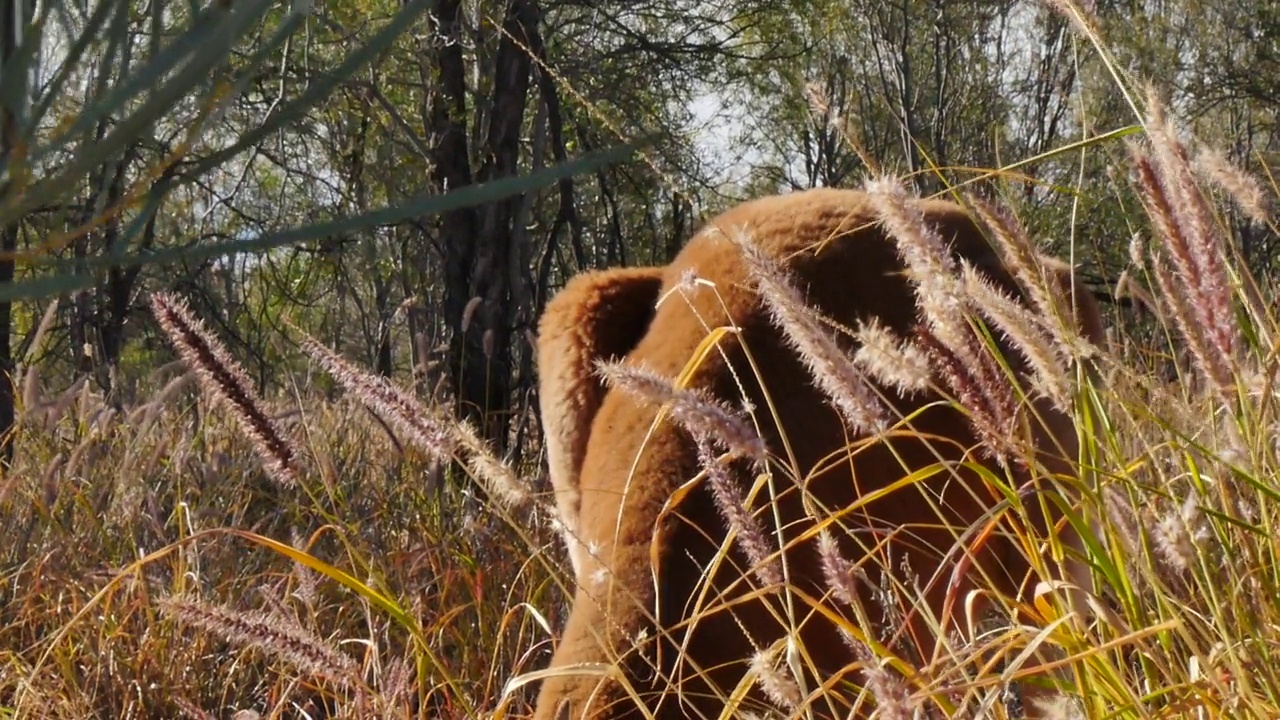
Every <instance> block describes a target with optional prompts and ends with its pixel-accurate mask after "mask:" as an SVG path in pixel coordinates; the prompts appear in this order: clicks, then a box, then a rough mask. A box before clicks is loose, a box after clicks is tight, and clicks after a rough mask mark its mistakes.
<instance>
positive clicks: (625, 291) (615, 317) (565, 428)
mask: <svg viewBox="0 0 1280 720" xmlns="http://www.w3.org/2000/svg"><path fill="white" fill-rule="evenodd" d="M663 272H664V268H658V267H650V268H625V269H614V270H603V271H596V272H588V273H583V274H581V275H578V276H577V277H575V278H574V279H573V280H571V281H570V282H569V283H568V284H567V285H566V286H565V288H564V289H563V290H561V291H560V292H559V293H557V294H556V296H555V297H554V298H552V299H551V302H549V303H547V308H546V310H545V311H544V312H543V315H542V321H541V325H540V327H539V332H538V376H539V384H538V399H539V404H540V408H539V410H540V413H541V415H542V429H543V433H544V436H545V438H546V446H547V464H548V466H549V471H550V475H551V487H552V489H553V490H554V491H555V493H556V506H557V508H559V511H560V522H561V524H562V525H563V527H562V531H563V532H564V534H565V542H566V544H567V545H568V546H569V559H570V561H571V562H572V563H573V570H574V574H575V575H576V574H577V573H578V571H579V569H580V568H581V567H582V557H581V552H582V548H581V547H580V546H579V543H578V541H577V537H578V512H579V506H580V497H579V494H578V476H579V473H580V472H581V471H582V460H583V456H585V455H586V452H587V441H588V440H589V439H590V437H591V423H592V421H593V420H594V419H595V416H596V411H597V410H599V409H600V403H601V402H602V401H603V400H604V394H605V387H604V385H603V383H602V382H601V381H600V379H599V377H597V376H596V363H597V362H599V361H601V360H612V359H616V358H619V357H622V356H624V355H626V354H627V353H629V352H631V350H632V349H634V348H635V346H636V345H637V344H638V343H639V342H640V339H641V338H642V337H644V334H645V332H646V331H647V330H648V328H649V322H650V321H651V320H652V319H653V313H654V310H655V307H654V306H655V305H656V304H657V302H658V293H659V292H660V291H661V289H662V275H663Z"/></svg>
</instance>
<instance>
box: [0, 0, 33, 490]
mask: <svg viewBox="0 0 1280 720" xmlns="http://www.w3.org/2000/svg"><path fill="white" fill-rule="evenodd" d="M30 13H31V4H30V2H28V0H0V74H3V75H4V77H6V78H10V77H11V76H14V75H15V74H16V69H11V67H10V66H11V61H12V58H13V57H14V56H15V55H17V53H18V49H19V46H20V44H21V43H22V36H23V34H24V32H25V30H26V26H27V21H28V18H29V17H30ZM27 80H28V78H26V77H22V78H19V81H18V83H17V87H16V88H10V90H11V92H10V93H9V97H10V98H13V102H14V103H25V102H26V98H27V82H26V81H27ZM22 115H23V108H21V107H14V106H12V105H9V104H0V205H2V204H4V203H5V202H6V201H7V200H8V196H9V193H10V192H11V191H12V190H13V186H12V184H11V176H10V172H9V170H10V163H12V162H14V160H15V158H14V153H15V152H16V151H17V149H18V147H19V137H18V135H19V130H20V126H19V121H20V119H21V117H22ZM17 249H18V221H16V220H15V221H14V222H12V223H10V224H8V225H6V226H4V227H0V251H3V252H4V253H5V255H4V258H3V259H0V285H8V284H11V283H12V282H13V253H14V252H15V251H16V250H17ZM12 316H13V303H9V302H0V464H2V465H3V470H4V471H6V472H7V471H8V469H9V467H10V466H11V465H12V463H13V429H14V420H15V416H14V388H13V370H14V363H13V336H12V327H11V321H12Z"/></svg>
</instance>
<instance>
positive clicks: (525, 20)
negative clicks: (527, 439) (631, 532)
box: [429, 0, 539, 448]
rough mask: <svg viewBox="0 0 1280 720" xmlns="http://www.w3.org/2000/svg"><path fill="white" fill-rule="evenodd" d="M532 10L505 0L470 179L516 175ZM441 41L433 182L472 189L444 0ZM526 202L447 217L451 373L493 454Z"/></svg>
mask: <svg viewBox="0 0 1280 720" xmlns="http://www.w3.org/2000/svg"><path fill="white" fill-rule="evenodd" d="M538 15H539V13H538V11H537V8H536V7H535V6H534V5H533V3H531V2H529V1H528V0H510V2H508V3H507V5H506V13H505V16H504V19H503V24H502V39H501V41H500V42H499V45H498V53H497V56H496V58H495V62H494V78H493V96H492V98H491V101H490V103H489V106H490V111H489V124H488V134H487V136H486V138H485V143H484V147H483V148H482V152H481V153H480V155H481V158H482V163H481V166H480V169H479V171H478V172H477V173H476V175H475V180H476V181H478V182H486V181H490V180H495V179H498V178H502V177H508V176H511V175H515V174H516V172H517V170H518V163H519V156H520V129H521V127H522V125H523V123H524V113H525V107H526V104H527V102H528V94H529V72H530V65H531V60H530V57H529V54H528V52H526V50H525V48H527V47H529V43H530V37H531V35H533V32H531V31H532V30H533V29H535V27H536V24H537V22H538ZM435 20H436V23H437V24H438V28H439V34H440V38H439V41H438V44H439V47H438V49H437V51H436V71H437V72H438V73H439V77H438V81H437V82H438V84H439V86H440V87H441V90H442V95H443V97H441V98H438V99H436V101H435V102H434V103H433V104H432V107H431V112H430V115H429V117H430V118H431V122H432V125H433V127H432V128H431V129H432V130H433V131H434V135H435V138H436V143H435V147H434V155H435V157H434V160H435V164H436V167H435V173H436V177H435V180H436V182H437V183H438V184H439V185H440V187H441V189H442V190H444V191H448V190H454V189H457V188H460V187H463V186H465V185H468V184H470V183H471V182H472V177H471V172H470V158H469V154H468V149H467V135H466V121H467V103H466V94H465V93H466V85H465V66H464V60H463V56H462V47H463V43H462V42H461V40H462V38H461V32H462V31H461V17H460V3H459V1H458V0H441V1H440V2H439V4H438V5H437V6H436V8H435ZM521 202H522V199H521V198H520V197H513V198H509V199H507V200H503V201H499V202H495V203H490V204H487V205H484V206H481V207H478V208H474V209H469V210H459V211H455V212H451V213H449V214H447V215H446V216H445V217H444V218H443V227H442V233H441V235H442V237H441V241H442V245H443V247H444V251H445V260H444V269H445V303H444V304H445V317H446V319H447V320H448V322H449V325H450V328H451V329H452V330H453V336H452V339H451V340H450V358H449V360H450V366H451V370H452V375H453V378H454V383H453V384H454V387H455V388H457V391H458V401H459V403H460V404H461V410H462V413H463V415H464V417H467V418H468V419H470V420H472V421H474V422H476V423H477V424H478V425H479V426H480V427H481V428H482V429H483V432H484V434H485V436H486V437H488V438H490V439H491V440H493V441H495V443H496V444H497V446H498V447H499V448H502V447H504V446H505V444H506V435H507V428H508V424H509V420H510V418H509V415H508V411H509V408H510V404H511V397H510V396H511V374H512V370H513V368H512V356H511V348H510V335H511V330H512V327H513V324H514V320H515V309H516V303H515V301H514V298H515V297H516V295H517V294H518V292H520V291H521V290H522V289H521V288H514V287H512V278H511V275H510V273H508V271H507V269H508V267H509V264H510V261H511V257H512V254H513V253H515V252H517V250H516V249H515V248H514V247H513V243H514V242H515V239H516V235H515V233H513V228H512V221H513V219H514V218H515V217H516V215H517V214H518V212H519V208H520V204H521ZM473 298H479V306H478V307H477V308H476V309H475V311H474V312H473V313H472V314H471V316H470V318H469V320H470V322H468V323H467V324H466V327H463V322H462V320H463V314H464V312H465V310H466V307H467V305H468V304H470V303H471V302H472V300H473Z"/></svg>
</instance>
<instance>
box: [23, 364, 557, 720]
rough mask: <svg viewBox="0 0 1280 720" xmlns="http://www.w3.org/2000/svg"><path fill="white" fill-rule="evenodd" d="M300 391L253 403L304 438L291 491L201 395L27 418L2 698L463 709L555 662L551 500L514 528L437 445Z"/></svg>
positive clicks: (92, 711) (142, 704)
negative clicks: (404, 442) (455, 471)
mask: <svg viewBox="0 0 1280 720" xmlns="http://www.w3.org/2000/svg"><path fill="white" fill-rule="evenodd" d="M188 387H189V384H188ZM301 392H302V394H303V395H304V396H306V397H309V398H314V399H311V400H308V401H305V402H304V403H303V404H302V406H301V407H298V406H297V405H296V403H293V402H282V403H279V404H278V406H276V407H273V404H270V403H263V402H262V401H260V400H259V401H257V402H258V405H259V408H260V409H261V410H262V414H263V416H264V417H267V418H270V419H271V420H272V422H273V424H274V427H275V428H276V430H277V432H279V433H280V434H281V436H282V437H283V439H284V442H286V443H288V444H289V447H291V448H292V452H293V453H295V457H296V459H297V462H298V468H299V470H298V472H297V473H296V477H297V480H298V483H297V485H296V486H295V487H292V488H291V489H290V490H289V491H288V492H283V491H282V490H281V488H280V486H279V485H278V484H277V483H276V482H273V481H272V479H271V477H270V474H269V473H268V472H267V471H266V470H264V469H263V467H264V466H263V463H262V462H261V461H260V459H261V458H260V456H259V455H258V453H257V452H256V451H255V443H254V442H252V441H251V440H249V439H246V437H245V435H244V434H242V433H241V432H239V427H238V426H237V425H235V424H234V422H231V421H229V419H230V418H229V417H227V416H226V415H224V414H223V413H221V412H218V411H216V410H210V411H209V412H207V413H205V412H201V411H198V408H199V409H200V410H202V409H203V408H202V407H201V406H198V405H197V404H196V403H194V402H192V399H193V398H192V397H191V396H190V395H189V394H186V393H175V392H174V391H173V390H167V391H165V390H162V391H161V393H160V394H159V396H160V400H158V401H157V403H153V404H148V405H145V406H140V407H137V408H132V409H129V410H128V411H127V412H125V413H124V414H123V415H124V417H121V413H117V412H115V411H112V410H110V409H108V408H105V407H102V405H101V404H100V401H99V400H98V399H96V398H94V397H93V396H92V395H90V394H87V393H85V394H83V396H77V398H76V401H75V402H71V403H69V404H68V407H67V408H66V410H65V412H64V413H62V414H61V415H59V416H57V417H53V416H51V415H50V414H49V413H48V412H47V411H42V412H39V413H31V414H28V416H27V417H26V418H24V424H23V427H22V430H21V435H20V436H19V438H18V457H19V458H20V465H19V466H18V467H16V468H15V470H14V472H12V473H11V474H10V475H9V477H8V478H6V479H5V480H4V481H3V485H2V486H0V518H2V520H0V522H2V523H3V526H2V527H3V537H4V539H5V540H4V542H3V544H2V546H0V568H3V575H2V576H0V716H9V715H14V716H19V717H48V718H88V717H121V718H129V717H135V718H140V717H157V718H158V717H183V716H190V717H218V718H222V717H230V716H231V715H232V713H233V712H235V711H236V710H242V709H243V710H256V711H258V712H261V713H263V716H264V717H304V716H305V715H303V714H302V713H303V712H306V713H307V714H308V715H309V716H311V717H317V716H324V717H379V718H384V717H385V718H395V717H419V716H420V715H419V714H418V713H417V712H416V711H415V710H414V708H419V707H420V708H422V709H423V710H424V711H425V713H426V716H429V717H435V716H442V717H470V716H474V715H475V714H476V713H479V712H481V711H482V710H483V709H485V708H486V707H492V704H493V701H494V699H495V698H497V697H498V696H499V694H500V693H501V690H502V683H503V681H504V679H505V678H506V677H507V676H508V675H509V674H510V673H511V672H512V671H513V670H515V671H519V670H520V669H531V668H533V667H537V666H540V665H542V664H545V662H546V659H547V657H548V648H547V644H546V641H547V639H548V637H549V633H548V631H547V627H548V626H551V627H554V626H558V624H559V623H560V622H561V618H559V617H557V615H556V611H557V606H558V605H559V600H558V598H559V597H560V596H559V594H558V592H553V589H554V583H553V580H552V575H551V573H550V572H549V570H548V568H549V567H554V566H555V565H558V564H559V562H560V555H559V552H558V549H557V550H554V551H549V550H548V548H555V547H556V546H555V545H554V544H553V543H550V542H549V541H548V537H547V533H546V532H545V531H544V530H543V529H542V523H539V522H533V521H531V520H532V519H534V517H535V516H534V514H533V513H531V512H529V511H524V512H520V511H513V512H514V513H515V514H514V515H508V516H506V517H507V518H509V519H512V520H514V519H519V520H520V521H521V522H520V523H519V525H518V526H519V528H520V530H518V531H517V530H515V529H513V528H512V526H511V524H510V522H509V520H507V519H503V516H501V515H500V514H499V513H497V512H494V511H493V510H492V509H491V508H490V507H489V506H487V505H486V504H485V503H484V502H483V501H481V500H479V499H477V497H476V492H475V488H474V486H472V485H470V484H468V483H454V482H449V483H446V487H445V489H444V491H443V492H441V493H436V492H434V491H432V489H431V487H430V483H429V482H428V479H429V478H430V477H431V476H432V472H433V469H434V468H435V467H436V465H435V463H433V462H432V461H431V459H430V458H428V457H425V456H424V454H423V453H419V452H416V451H414V450H413V449H412V448H411V449H410V450H409V451H406V454H402V453H401V452H400V450H399V449H398V443H395V442H392V440H391V439H390V438H389V437H388V436H387V434H386V433H385V432H384V431H383V430H382V429H381V427H380V426H379V425H378V424H377V423H375V422H373V421H372V418H371V417H370V415H369V414H368V413H367V412H365V411H364V410H363V409H362V408H361V407H360V406H359V405H357V404H356V403H355V402H353V401H351V400H347V399H341V400H338V401H336V402H332V403H326V402H322V401H321V400H322V396H321V394H320V393H319V392H315V393H310V392H308V391H307V390H306V389H303V390H302V391H301ZM175 395H176V396H175ZM250 438H251V439H256V438H253V436H252V434H250ZM233 529H235V530H233ZM268 538H274V539H276V540H280V541H284V542H283V544H282V545H272V544H271V542H270V541H269V540H268ZM288 553H296V554H297V555H296V557H294V558H291V557H290V556H289V555H288ZM296 560H301V561H303V562H298V561H296ZM308 564H310V566H309V565H308ZM336 568H341V569H342V571H344V572H345V573H349V575H348V576H346V577H345V578H344V579H345V580H346V581H347V582H348V585H347V586H346V587H344V586H343V584H342V582H339V581H335V579H334V578H333V577H331V576H329V575H326V572H333V573H336V572H337V571H336V570H335V569H336ZM525 602H527V603H528V605H522V603H525ZM540 613H546V615H545V616H543V615H540ZM184 714H185V715H184Z"/></svg>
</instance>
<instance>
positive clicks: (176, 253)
mask: <svg viewBox="0 0 1280 720" xmlns="http://www.w3.org/2000/svg"><path fill="white" fill-rule="evenodd" d="M635 147H636V145H634V144H633V145H623V146H620V147H617V148H613V149H610V150H604V151H598V152H594V153H591V154H589V155H585V156H583V157H581V158H579V159H577V160H574V161H572V162H567V163H561V164H559V165H556V166H553V167H549V168H545V169H543V170H539V171H537V172H535V173H531V174H528V175H520V176H516V177H509V178H503V179H501V180H494V181H492V182H487V183H481V184H477V185H470V186H467V187H465V188H460V189H458V190H453V191H450V192H448V193H444V194H436V195H427V196H422V197H419V198H417V199H414V200H410V201H407V202H404V203H401V204H399V205H395V206H391V207H385V208H379V209H377V210H373V211H370V212H367V213H363V214H360V215H353V216H350V217H346V218H341V219H338V220H332V221H329V222H323V223H316V224H314V225H308V226H305V227H300V228H293V229H290V230H284V231H281V232H278V233H274V234H271V235H266V236H264V237H258V238H249V239H245V240H234V241H230V242H220V243H212V244H209V245H188V246H183V247H171V248H165V249H162V250H157V251H154V252H135V253H129V254H123V253H122V254H114V253H113V254H112V255H110V256H100V257H95V258H88V259H85V260H82V261H80V266H81V267H83V268H85V269H87V270H102V269H106V268H115V267H124V266H130V265H153V264H157V263H168V262H179V261H188V262H198V261H202V260H209V259H212V258H217V257H224V256H227V255H235V254H238V253H258V252H264V251H267V250H272V249H275V248H280V247H286V246H289V245H296V244H298V243H302V242H306V241H308V240H315V239H318V238H324V237H332V236H334V235H341V234H345V233H351V232H354V231H357V230H363V229H366V228H369V227H374V226H378V225H389V224H392V223H398V222H404V221H406V220H410V219H413V218H418V217H422V216H424V215H437V214H440V213H444V212H448V211H451V210H458V209H461V208H468V207H475V206H477V205H483V204H486V203H491V202H496V201H498V200H502V199H505V198H508V197H511V196H513V195H519V194H521V193H526V192H532V191H534V190H538V189H540V188H543V187H546V186H548V185H551V184H553V183H555V182H557V181H559V180H561V179H563V178H566V177H572V176H574V175H580V174H582V173H586V172H592V171H594V170H595V169H597V168H600V167H604V166H606V165H609V164H611V163H614V162H617V161H619V160H622V159H624V158H626V157H628V156H629V155H630V154H631V153H632V152H633V151H634V150H635ZM53 267H54V268H55V271H56V272H58V274H56V275H53V276H51V277H42V278H37V279H34V280H23V281H20V282H15V283H12V284H7V285H3V286H0V302H13V301H15V300H29V299H34V298H42V297H49V296H52V295H60V294H62V293H67V292H71V291H74V290H80V289H83V288H85V287H89V286H91V285H92V284H93V283H94V282H95V279H94V277H93V275H91V274H87V273H86V274H73V273H72V272H71V267H70V265H69V263H65V262H60V263H57V264H54V265H53Z"/></svg>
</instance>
